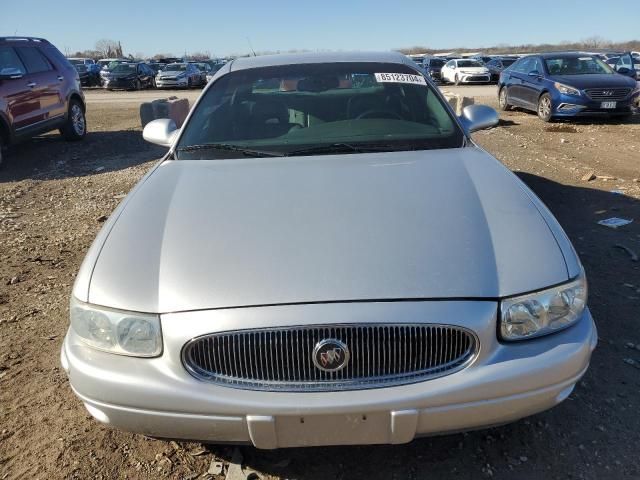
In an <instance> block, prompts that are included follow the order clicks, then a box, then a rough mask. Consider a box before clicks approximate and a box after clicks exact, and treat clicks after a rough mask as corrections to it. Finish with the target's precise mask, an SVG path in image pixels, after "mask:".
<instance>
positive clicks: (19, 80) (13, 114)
mask: <svg viewBox="0 0 640 480" xmlns="http://www.w3.org/2000/svg"><path fill="white" fill-rule="evenodd" d="M0 74H3V75H4V76H5V78H3V79H0V93H1V95H2V96H1V97H0V111H5V112H6V115H7V117H8V119H7V120H8V121H9V123H10V124H11V125H13V129H14V130H17V131H19V130H20V129H22V128H24V127H28V126H29V125H30V124H32V123H35V122H37V121H38V117H37V116H38V114H39V110H40V101H39V99H38V97H37V95H34V94H33V91H32V90H31V88H30V87H29V86H28V84H29V82H30V80H29V77H28V75H27V69H26V68H25V66H24V64H23V63H22V60H20V57H18V54H17V53H16V51H15V49H14V48H13V47H0ZM2 103H5V105H2Z"/></svg>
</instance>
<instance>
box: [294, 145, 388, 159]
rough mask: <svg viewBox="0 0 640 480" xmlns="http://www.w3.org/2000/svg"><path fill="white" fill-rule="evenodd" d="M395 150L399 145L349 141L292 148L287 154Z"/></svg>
mask: <svg viewBox="0 0 640 480" xmlns="http://www.w3.org/2000/svg"><path fill="white" fill-rule="evenodd" d="M395 150H398V145H387V144H375V143H371V144H358V145H351V144H349V143H332V144H330V145H316V146H315V147H308V148H301V149H299V150H291V151H290V152H287V156H289V157H291V156H296V155H313V154H322V153H374V152H391V151H395Z"/></svg>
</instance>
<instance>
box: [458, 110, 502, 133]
mask: <svg viewBox="0 0 640 480" xmlns="http://www.w3.org/2000/svg"><path fill="white" fill-rule="evenodd" d="M459 118H460V122H461V123H462V126H463V127H464V129H465V130H466V131H467V132H468V133H471V132H475V131H477V130H484V129H485V128H491V127H495V126H496V125H497V124H498V121H499V120H500V119H499V117H498V112H496V111H495V110H494V109H493V108H491V107H488V106H486V105H468V106H466V107H464V109H463V110H462V115H460V117H459Z"/></svg>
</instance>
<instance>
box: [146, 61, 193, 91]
mask: <svg viewBox="0 0 640 480" xmlns="http://www.w3.org/2000/svg"><path fill="white" fill-rule="evenodd" d="M204 83H205V80H204V78H203V76H202V72H201V71H200V70H199V69H198V67H196V66H195V65H194V64H193V63H170V64H169V65H167V66H166V67H164V68H163V69H162V70H160V71H159V72H158V74H157V75H156V87H157V88H191V87H198V86H201V85H204Z"/></svg>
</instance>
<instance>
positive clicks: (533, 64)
mask: <svg viewBox="0 0 640 480" xmlns="http://www.w3.org/2000/svg"><path fill="white" fill-rule="evenodd" d="M526 65H527V68H526V75H522V86H521V89H522V93H521V94H520V95H521V98H522V101H523V102H525V103H526V104H527V105H528V106H532V107H533V106H536V105H537V104H538V97H539V96H540V92H541V91H542V88H543V85H544V82H543V79H544V69H543V67H542V61H541V60H540V58H539V57H532V58H531V59H530V61H529V62H528V63H527V64H526Z"/></svg>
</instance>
